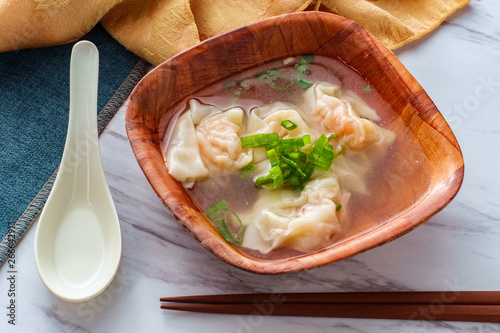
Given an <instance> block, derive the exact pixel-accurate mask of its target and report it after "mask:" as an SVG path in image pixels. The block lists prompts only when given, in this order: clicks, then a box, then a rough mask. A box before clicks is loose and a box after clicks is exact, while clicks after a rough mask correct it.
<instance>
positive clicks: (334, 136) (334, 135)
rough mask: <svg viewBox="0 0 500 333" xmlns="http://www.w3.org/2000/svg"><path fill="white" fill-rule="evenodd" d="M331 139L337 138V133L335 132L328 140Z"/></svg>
mask: <svg viewBox="0 0 500 333" xmlns="http://www.w3.org/2000/svg"><path fill="white" fill-rule="evenodd" d="M330 140H337V134H335V133H333V134H331V135H330V136H329V137H328V141H330Z"/></svg>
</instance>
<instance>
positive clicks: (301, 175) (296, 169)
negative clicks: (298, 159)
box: [282, 156, 306, 178]
mask: <svg viewBox="0 0 500 333" xmlns="http://www.w3.org/2000/svg"><path fill="white" fill-rule="evenodd" d="M282 159H283V162H285V163H286V164H288V165H289V166H290V168H291V169H292V171H293V172H294V173H295V174H296V175H298V176H299V178H304V177H305V176H306V174H305V173H304V172H302V170H300V168H299V166H298V165H297V163H295V162H294V161H292V160H289V159H288V158H286V157H285V156H283V157H282Z"/></svg>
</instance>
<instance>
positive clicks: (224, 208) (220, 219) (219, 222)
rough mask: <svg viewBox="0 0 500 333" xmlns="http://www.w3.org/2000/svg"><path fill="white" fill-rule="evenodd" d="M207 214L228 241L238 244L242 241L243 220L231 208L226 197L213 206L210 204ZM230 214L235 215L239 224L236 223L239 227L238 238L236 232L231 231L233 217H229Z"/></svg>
mask: <svg viewBox="0 0 500 333" xmlns="http://www.w3.org/2000/svg"><path fill="white" fill-rule="evenodd" d="M205 214H206V215H207V217H208V218H209V219H210V220H211V221H212V222H213V223H214V226H215V228H216V229H217V231H219V233H220V234H221V236H222V237H223V238H224V239H225V240H226V241H227V242H230V243H238V244H239V243H241V242H242V240H243V237H242V234H243V223H242V222H241V219H240V218H239V216H238V215H237V214H236V213H235V212H234V211H232V210H230V209H229V204H228V203H227V202H226V201H225V200H224V199H222V200H220V201H217V202H216V203H214V204H213V205H212V206H210V208H208V210H207V211H206V213H205ZM228 215H232V216H234V217H235V218H236V221H237V222H238V224H239V225H238V224H237V225H236V227H237V228H238V232H237V235H238V238H235V237H234V233H233V232H232V231H231V228H230V226H229V222H231V219H229V216H228Z"/></svg>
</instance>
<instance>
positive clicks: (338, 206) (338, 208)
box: [335, 204, 342, 212]
mask: <svg viewBox="0 0 500 333" xmlns="http://www.w3.org/2000/svg"><path fill="white" fill-rule="evenodd" d="M340 208H342V205H341V204H338V205H337V206H335V211H336V212H338V211H339V210H340Z"/></svg>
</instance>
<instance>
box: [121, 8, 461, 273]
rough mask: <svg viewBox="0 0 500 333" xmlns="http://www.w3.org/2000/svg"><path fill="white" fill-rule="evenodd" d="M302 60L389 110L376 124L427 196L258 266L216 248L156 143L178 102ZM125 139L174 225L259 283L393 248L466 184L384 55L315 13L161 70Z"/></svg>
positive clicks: (443, 134)
mask: <svg viewBox="0 0 500 333" xmlns="http://www.w3.org/2000/svg"><path fill="white" fill-rule="evenodd" d="M303 54H315V55H320V56H326V57H330V58H334V59H337V60H340V61H342V62H344V63H345V64H346V65H348V66H350V67H352V68H354V69H355V70H356V71H357V72H358V73H360V74H361V75H362V76H363V77H364V78H365V79H366V80H367V81H368V82H369V84H370V86H372V87H373V88H375V89H376V90H377V91H378V93H379V94H380V95H382V96H383V98H384V100H385V101H387V102H388V103H389V104H390V105H391V107H392V110H391V111H390V112H388V111H386V112H384V113H382V114H380V116H381V117H382V118H383V120H384V121H385V123H387V124H388V127H389V128H390V129H391V130H393V131H394V132H396V135H397V136H402V135H405V133H407V132H411V133H412V136H411V139H407V140H410V142H406V144H409V145H417V146H419V147H421V149H422V151H423V152H424V154H425V156H426V158H427V159H428V161H429V165H430V179H423V177H416V178H415V182H421V183H423V182H424V181H425V182H426V184H427V183H428V189H427V190H426V192H425V195H423V197H419V198H417V197H415V198H414V200H415V204H414V205H413V206H411V207H409V208H408V209H407V210H406V211H405V212H404V213H402V214H400V215H399V216H397V217H396V218H394V219H392V220H390V221H388V222H386V223H383V224H380V225H378V226H377V227H375V228H372V227H370V228H368V227H366V228H364V229H363V225H362V223H363V222H362V221H361V222H360V223H361V225H359V226H358V229H359V230H360V232H358V233H357V234H356V235H354V236H353V235H351V236H350V237H346V238H344V239H340V240H338V241H337V242H336V243H335V244H333V245H332V246H330V247H328V248H325V249H323V250H320V251H317V252H314V253H311V254H307V255H304V256H300V257H295V258H287V259H280V260H259V259H256V258H253V257H250V256H248V255H246V254H245V253H242V252H241V251H240V250H238V249H236V248H235V247H233V246H231V245H229V244H228V243H226V242H225V241H224V240H223V239H222V237H221V236H220V235H219V233H218V232H217V231H216V230H215V228H214V227H213V226H212V225H211V223H210V222H209V221H208V219H207V218H206V217H205V215H204V214H203V213H202V212H200V211H199V210H198V209H197V207H196V206H195V205H194V203H193V202H192V200H191V199H190V198H189V196H188V195H187V194H186V192H185V190H184V189H183V187H182V185H181V184H180V183H178V182H177V181H175V180H174V179H173V178H172V177H171V176H170V175H169V174H168V170H167V168H166V166H165V162H164V159H163V156H162V153H161V150H160V142H161V140H162V138H163V136H164V134H165V121H167V122H168V121H169V120H170V118H171V117H172V115H173V113H172V108H173V107H174V106H175V105H176V104H177V103H178V102H180V101H182V100H183V99H185V98H187V97H189V96H192V95H193V94H195V93H196V92H197V91H199V90H201V89H203V88H204V87H206V86H209V85H211V84H214V83H216V82H219V81H221V80H223V79H226V78H228V77H231V76H233V75H235V74H237V73H240V72H243V71H245V70H249V69H251V68H255V67H257V66H261V65H263V64H265V63H268V62H272V61H276V60H279V59H284V58H287V57H290V56H292V57H294V56H299V55H303ZM398 124H403V125H398ZM126 130H127V134H128V137H129V140H130V143H131V145H132V149H133V151H134V154H135V155H136V158H137V160H138V162H139V164H140V166H141V168H142V170H143V171H144V173H145V175H146V177H147V178H148V181H149V182H150V184H151V186H152V187H153V189H154V190H155V191H156V193H157V194H158V196H159V197H160V199H161V200H162V201H163V203H164V204H165V206H166V207H168V209H169V210H170V211H171V212H172V214H173V215H174V216H175V217H176V218H177V219H178V220H179V222H180V223H181V224H182V225H183V226H184V227H185V228H186V229H187V230H188V231H189V232H190V233H191V234H192V235H193V236H194V237H195V238H196V239H197V240H198V241H199V242H200V243H201V244H202V245H203V246H204V247H205V248H207V249H208V250H209V251H211V252H212V253H214V254H215V255H216V256H218V257H219V258H221V259H222V260H225V261H226V262H228V263H230V264H232V265H234V266H236V267H239V268H242V269H245V270H248V271H252V272H257V273H264V274H278V273H285V272H295V271H300V270H304V269H310V268H314V267H318V266H321V265H325V264H328V263H331V262H334V261H338V260H341V259H345V258H347V257H350V256H352V255H355V254H358V253H361V252H363V251H366V250H368V249H370V248H373V247H375V246H379V245H381V244H384V243H386V242H388V241H390V240H392V239H395V238H397V237H399V236H401V235H403V234H405V233H407V232H409V231H411V230H412V229H414V228H415V227H417V226H418V225H420V224H421V223H423V222H425V221H426V220H428V219H429V218H430V217H431V216H433V215H434V214H435V213H437V212H438V211H439V210H441V209H442V208H443V207H445V206H446V205H447V204H448V203H449V202H450V200H452V199H453V197H454V196H455V195H456V193H457V192H458V190H459V188H460V186H461V183H462V180H463V175H464V165H463V158H462V153H461V151H460V148H459V145H458V142H457V141H456V139H455V137H454V135H453V133H452V131H451V129H450V127H449V126H448V124H447V123H446V121H445V120H444V118H443V116H442V115H441V114H440V113H439V111H438V110H437V108H436V106H435V105H434V104H433V102H432V101H431V100H430V99H429V97H428V96H427V94H426V93H425V91H424V90H423V89H422V87H421V86H420V85H419V84H418V82H417V81H416V80H415V79H414V78H413V77H412V75H411V74H410V73H409V72H408V71H407V70H406V69H405V68H404V66H403V65H402V64H401V63H400V62H399V60H398V59H397V58H396V57H395V56H394V55H393V54H392V52H391V51H389V50H388V49H387V48H386V47H385V46H383V45H382V44H381V43H380V42H379V41H378V40H376V39H375V37H373V36H371V35H370V34H369V33H368V32H367V31H365V30H364V29H362V28H361V27H360V26H358V25H356V24H355V23H353V22H352V21H349V20H347V19H345V18H341V17H339V16H336V15H332V14H326V13H320V12H304V13H294V14H287V15H283V16H278V17H275V18H271V19H268V20H265V21H261V22H258V23H254V24H252V25H249V26H245V27H242V28H240V29H237V30H234V31H231V32H229V33H226V34H224V35H221V36H218V37H216V38H212V39H209V40H206V41H205V42H203V43H201V44H199V45H196V46H194V47H192V48H190V49H188V50H187V51H185V52H183V53H181V54H179V55H177V56H175V57H173V58H171V59H169V60H167V61H166V62H164V63H162V64H161V65H159V66H158V67H157V68H155V69H154V70H153V71H151V72H150V73H149V74H148V75H147V76H146V77H145V78H144V79H143V80H142V81H141V82H140V83H139V84H138V85H137V87H136V88H135V90H134V91H133V93H132V95H131V97H130V101H129V103H128V106H127V111H126ZM414 185H415V186H423V185H422V184H414ZM425 186H427V185H425ZM402 192H405V193H398V196H395V198H394V200H398V198H397V197H399V196H401V197H404V196H405V195H407V196H409V197H411V196H412V195H414V194H412V193H411V192H412V189H411V187H407V188H403V189H402ZM417 199H418V200H417ZM159 222H161V221H159Z"/></svg>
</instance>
